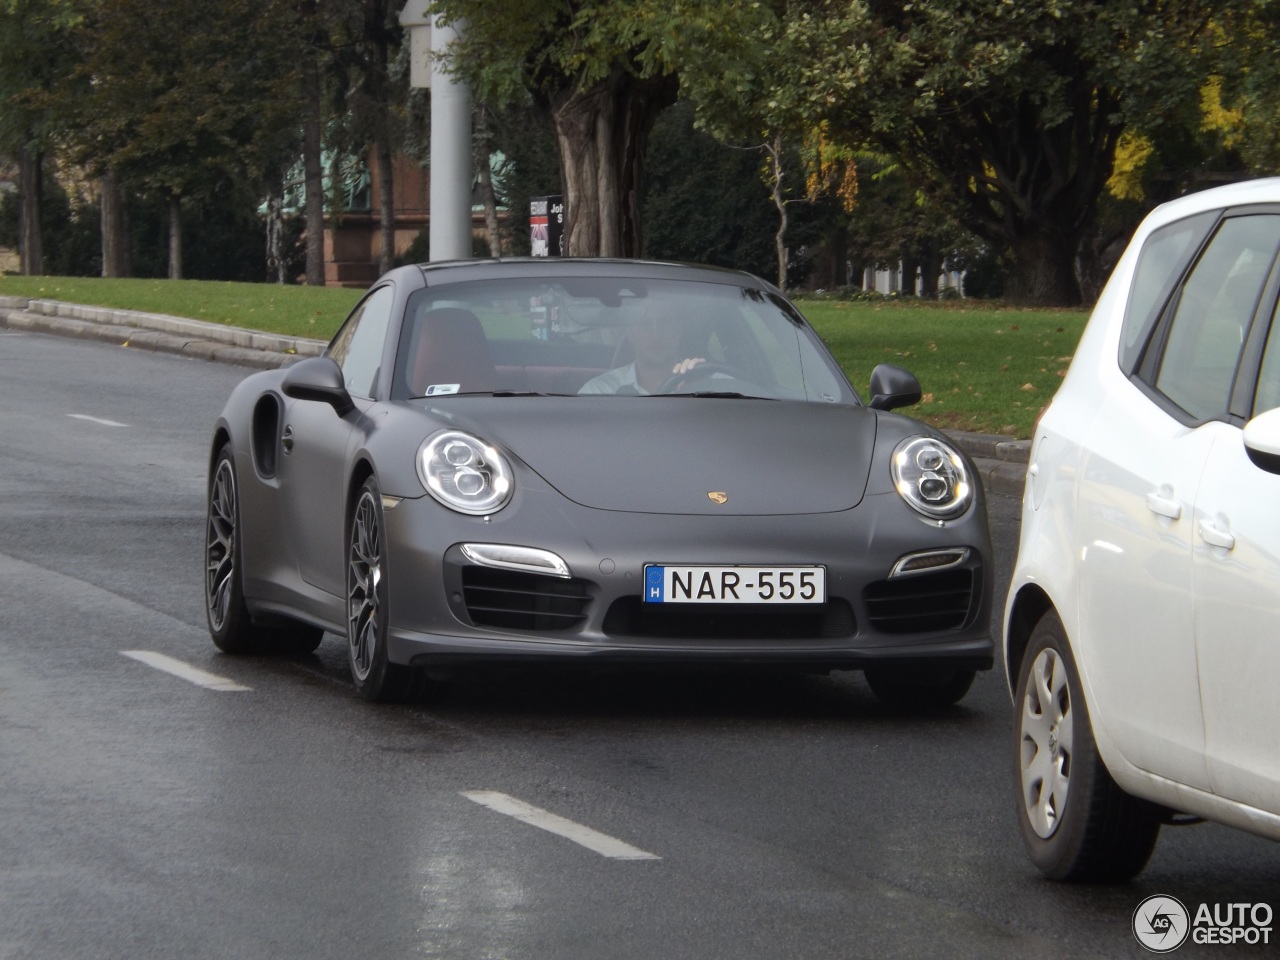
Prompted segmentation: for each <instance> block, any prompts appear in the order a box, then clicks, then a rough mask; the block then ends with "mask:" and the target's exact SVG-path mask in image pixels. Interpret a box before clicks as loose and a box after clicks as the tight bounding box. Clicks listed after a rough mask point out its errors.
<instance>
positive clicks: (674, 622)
mask: <svg viewBox="0 0 1280 960" xmlns="http://www.w3.org/2000/svg"><path fill="white" fill-rule="evenodd" d="M604 632H605V633H606V634H607V635H608V636H611V637H645V638H653V639H667V640H809V639H813V638H815V637H850V636H853V632H854V618H853V610H851V609H850V607H849V604H847V603H845V602H844V601H843V600H836V599H832V600H829V601H828V602H827V603H825V604H822V605H814V606H808V605H805V606H800V605H797V606H789V607H780V606H779V607H765V606H760V605H756V604H752V605H750V606H747V605H743V606H735V605H733V604H714V605H713V604H708V605H706V606H700V605H697V604H662V603H645V602H644V601H643V600H641V599H640V598H639V597H625V598H623V599H621V600H616V601H614V603H613V605H612V606H611V607H609V612H608V614H606V616H605V618H604Z"/></svg>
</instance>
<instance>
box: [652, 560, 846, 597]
mask: <svg viewBox="0 0 1280 960" xmlns="http://www.w3.org/2000/svg"><path fill="white" fill-rule="evenodd" d="M644 600H645V603H770V604H774V603H785V604H790V603H825V602H826V600H827V569H826V567H822V566H785V567H765V566H743V565H734V566H667V565H662V564H656V563H655V564H649V565H648V566H646V567H645V568H644Z"/></svg>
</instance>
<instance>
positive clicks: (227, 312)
mask: <svg viewBox="0 0 1280 960" xmlns="http://www.w3.org/2000/svg"><path fill="white" fill-rule="evenodd" d="M361 293H362V291H360V290H346V289H342V288H337V287H295V286H280V285H279V284H273V283H224V282H221V281H209V280H177V281H174V280H137V279H127V280H115V279H104V278H99V277H19V276H0V297H30V298H33V299H45V300H66V301H68V302H71V303H87V304H93V305H94V306H99V307H116V308H117V309H121V310H143V311H146V312H147V313H167V314H171V315H173V316H175V317H188V318H190V319H193V320H210V321H212V322H214V323H225V324H227V325H228V326H233V327H249V328H250V329H253V330H263V331H266V332H268V333H279V334H284V335H286V336H291V337H315V338H316V339H318V340H328V339H329V338H330V337H331V336H333V333H334V331H335V330H337V329H338V325H339V324H340V323H342V320H343V318H344V317H346V315H347V314H348V313H349V312H350V311H351V308H352V307H353V306H355V303H356V301H357V300H359V299H360V294H361Z"/></svg>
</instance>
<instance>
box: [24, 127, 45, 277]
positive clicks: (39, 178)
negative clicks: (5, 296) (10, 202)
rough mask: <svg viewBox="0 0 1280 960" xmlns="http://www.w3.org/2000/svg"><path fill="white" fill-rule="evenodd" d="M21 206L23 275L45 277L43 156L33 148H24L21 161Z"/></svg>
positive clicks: (41, 152) (42, 153)
mask: <svg viewBox="0 0 1280 960" xmlns="http://www.w3.org/2000/svg"><path fill="white" fill-rule="evenodd" d="M18 203H19V208H20V212H19V217H20V219H21V233H20V235H19V236H20V239H19V241H18V252H19V253H20V254H21V255H22V273H23V275H24V276H28V277H33V276H39V275H41V274H43V273H44V233H43V231H42V228H41V225H40V221H41V218H42V216H43V214H44V152H43V151H41V150H39V149H38V148H36V147H32V146H30V145H28V146H24V147H23V148H22V152H21V155H20V156H19V158H18Z"/></svg>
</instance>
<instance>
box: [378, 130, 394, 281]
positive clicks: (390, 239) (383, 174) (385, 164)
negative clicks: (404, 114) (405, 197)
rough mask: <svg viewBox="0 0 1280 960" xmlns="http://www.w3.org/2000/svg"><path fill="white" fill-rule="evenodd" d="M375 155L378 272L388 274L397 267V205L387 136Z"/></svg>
mask: <svg viewBox="0 0 1280 960" xmlns="http://www.w3.org/2000/svg"><path fill="white" fill-rule="evenodd" d="M374 154H375V161H374V162H375V163H377V165H378V222H379V236H380V239H381V246H382V254H381V256H380V257H379V258H378V272H379V273H386V272H387V271H388V270H390V269H392V268H393V267H394V266H395V265H396V204H395V180H394V177H395V173H394V171H393V169H392V163H391V144H390V143H388V141H387V137H386V136H385V135H382V136H379V137H378V141H377V143H376V144H375V145H374Z"/></svg>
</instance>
